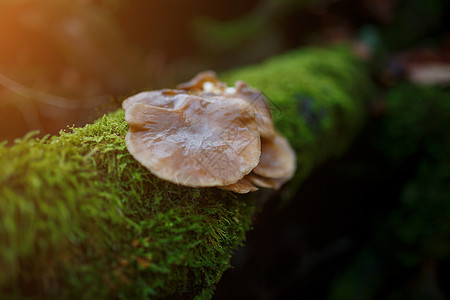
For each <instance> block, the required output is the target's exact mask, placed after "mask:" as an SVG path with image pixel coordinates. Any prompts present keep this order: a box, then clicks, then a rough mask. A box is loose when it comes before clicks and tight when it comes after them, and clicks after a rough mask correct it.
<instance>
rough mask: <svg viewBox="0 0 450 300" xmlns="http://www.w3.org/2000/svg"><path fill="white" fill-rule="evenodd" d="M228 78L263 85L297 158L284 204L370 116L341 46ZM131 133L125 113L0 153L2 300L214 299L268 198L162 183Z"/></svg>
mask: <svg viewBox="0 0 450 300" xmlns="http://www.w3.org/2000/svg"><path fill="white" fill-rule="evenodd" d="M222 79H224V80H226V81H229V82H233V81H234V80H237V79H241V80H245V81H247V82H248V83H249V84H250V85H251V86H254V87H256V88H259V89H260V90H262V91H263V92H264V93H265V94H266V96H267V98H268V99H269V101H270V105H271V106H272V110H273V116H274V120H275V123H276V126H277V128H278V129H279V130H280V131H281V132H282V133H283V134H285V135H286V136H287V137H288V139H289V140H290V142H291V144H292V145H293V146H294V148H295V150H296V151H297V154H298V172H297V174H296V176H295V178H294V179H293V180H292V181H291V182H290V183H289V184H288V185H287V187H285V188H284V189H283V190H282V191H281V192H280V193H281V195H282V197H284V198H285V199H287V198H289V195H290V194H291V193H290V192H292V191H295V190H296V189H297V188H298V186H299V185H300V183H301V181H302V180H303V179H304V178H305V176H307V175H308V174H309V173H310V172H311V170H312V169H313V167H314V166H316V165H318V164H319V163H321V162H322V161H323V160H324V159H327V158H330V157H332V156H335V155H339V154H341V153H342V152H343V151H345V149H346V148H347V147H348V145H349V144H350V143H351V141H352V139H353V138H354V137H355V135H356V134H357V132H358V130H359V128H360V126H361V124H362V121H363V120H364V112H365V102H366V101H365V100H366V99H367V97H366V95H367V92H368V90H369V85H368V80H367V73H366V71H365V69H364V67H363V66H362V65H361V64H360V63H359V62H358V61H357V60H356V59H355V58H354V57H353V56H352V54H351V53H350V51H348V49H346V48H345V47H337V48H332V49H316V48H314V49H304V50H299V51H295V52H291V53H288V54H285V55H282V56H279V57H276V58H273V59H270V60H268V61H266V62H263V63H260V64H258V65H255V66H250V67H246V68H243V69H239V70H236V71H232V72H229V73H227V74H223V75H222ZM127 129H128V127H127V124H126V122H125V120H124V113H123V111H122V110H118V111H116V112H113V113H111V114H108V115H106V116H103V117H102V118H100V119H99V120H97V121H96V122H94V123H93V124H89V125H86V126H85V127H83V128H71V129H68V130H65V131H62V132H61V133H60V135H59V136H52V137H46V138H43V139H34V138H32V135H31V134H30V135H29V136H27V137H24V138H23V139H21V140H17V141H16V142H15V143H14V145H12V146H8V145H5V144H4V145H1V146H0V166H1V168H0V241H1V243H0V298H2V299H5V298H21V299H23V298H33V299H35V298H46V299H52V298H57V299H63V298H77V299H102V298H107V299H111V298H124V299H147V298H162V297H168V296H175V297H182V298H193V297H198V298H210V297H211V296H212V294H213V291H214V287H215V284H216V283H217V282H218V280H219V279H220V277H221V275H222V273H223V272H224V271H225V270H226V269H227V268H229V267H230V258H231V256H232V254H233V251H234V250H235V249H236V248H237V247H238V246H239V245H241V244H242V243H243V241H244V239H245V233H246V231H248V230H249V229H250V228H251V224H252V216H253V214H254V211H255V200H256V198H259V196H260V193H259V192H256V193H251V194H248V195H246V196H242V195H237V194H233V193H231V192H226V191H222V190H219V189H217V188H202V189H198V188H189V187H183V186H177V185H175V184H171V183H169V182H165V181H162V180H160V179H158V178H156V177H155V176H153V175H152V174H151V173H150V172H149V171H148V170H146V169H145V168H143V167H141V166H140V165H139V163H137V162H136V161H135V160H134V159H133V157H132V156H131V155H130V154H129V153H128V152H127V149H126V146H125V142H124V137H125V134H126V132H127ZM263 193H266V192H265V191H263Z"/></svg>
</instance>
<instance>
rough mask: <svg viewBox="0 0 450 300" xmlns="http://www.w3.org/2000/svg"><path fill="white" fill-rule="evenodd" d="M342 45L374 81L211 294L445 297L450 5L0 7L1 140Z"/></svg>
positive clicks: (378, 0) (273, 203) (116, 0)
mask: <svg viewBox="0 0 450 300" xmlns="http://www.w3.org/2000/svg"><path fill="white" fill-rule="evenodd" d="M343 42H344V43H348V44H349V45H350V46H351V47H352V49H353V51H354V52H355V55H358V56H359V57H360V58H361V59H363V60H365V61H366V63H367V66H368V70H369V72H370V76H371V78H372V79H373V82H374V85H375V88H374V92H373V97H372V99H370V103H369V106H368V113H369V114H368V115H369V119H368V121H367V124H366V126H365V128H364V130H363V132H362V133H361V135H360V137H359V138H358V140H357V141H356V142H355V144H354V146H353V147H352V148H351V149H350V151H349V152H348V153H347V155H345V156H344V157H343V158H340V159H338V160H334V161H331V162H328V163H327V164H325V165H324V166H322V167H321V168H320V169H319V170H317V171H316V172H315V173H314V174H313V176H311V178H309V179H308V180H307V181H306V182H305V183H304V184H303V186H302V188H301V189H300V192H299V193H298V194H297V195H296V197H295V199H293V201H291V202H290V203H289V204H285V205H281V204H280V201H277V199H272V200H270V201H269V202H268V203H266V204H265V206H264V209H262V212H261V213H259V214H258V215H257V216H256V217H255V229H254V230H253V231H251V232H250V233H249V234H248V241H247V242H246V245H245V247H243V248H241V249H239V250H238V251H237V253H236V255H235V256H234V258H233V261H232V265H233V268H232V269H230V270H229V271H227V272H226V273H225V274H224V277H223V279H222V280H221V282H220V283H219V285H218V289H217V293H216V295H215V298H217V299H447V298H448V296H449V295H450V281H449V280H448V279H447V278H450V276H449V275H450V268H449V267H450V192H449V189H450V188H449V186H450V141H449V137H448V135H449V134H448V133H449V132H450V91H449V88H448V86H449V84H450V2H449V1H448V0H427V1H424V0H333V1H332V0H247V1H237V0H228V1H214V2H211V1H205V0H191V1H182V0H167V1H152V0H128V1H124V0H109V1H106V0H71V1H60V0H21V1H17V0H14V1H13V0H1V1H0V143H1V142H2V141H8V142H12V141H13V140H14V139H15V138H18V137H21V136H23V135H24V134H25V133H27V132H29V131H31V130H39V132H40V135H41V136H42V135H45V134H48V133H49V134H57V133H58V132H59V130H61V129H64V128H66V127H67V126H71V125H76V126H82V125H84V124H86V123H87V122H91V121H93V120H95V119H96V118H98V117H99V116H101V115H102V114H103V113H105V112H107V111H111V110H114V109H116V108H118V107H119V106H120V103H121V101H122V100H123V99H124V98H125V97H127V96H129V95H132V94H134V93H136V92H139V91H141V90H144V89H156V88H161V87H172V86H174V85H175V84H176V83H179V82H181V81H184V80H187V79H189V78H190V77H192V75H193V74H195V73H196V72H198V71H201V70H204V69H214V70H216V71H218V72H221V71H225V70H228V69H232V68H236V67H239V66H243V65H248V64H251V63H257V62H259V61H262V60H264V59H265V58H267V57H270V56H273V55H277V54H281V53H283V52H286V51H288V50H289V49H294V48H298V47H303V46H311V45H314V46H327V45H331V44H334V43H343Z"/></svg>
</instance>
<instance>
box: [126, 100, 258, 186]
mask: <svg viewBox="0 0 450 300" xmlns="http://www.w3.org/2000/svg"><path fill="white" fill-rule="evenodd" d="M180 95H183V94H180ZM147 96H148V95H147ZM177 96H178V95H175V96H171V97H173V98H176V97H177ZM182 97H184V95H183V96H182ZM140 99H141V100H142V98H140ZM145 99H152V97H148V98H145ZM182 99H184V100H183V101H181V100H180V102H179V103H178V102H177V103H176V105H173V107H170V105H169V107H167V105H165V104H164V103H163V104H162V105H161V106H160V105H158V106H154V105H149V104H144V103H137V102H138V101H137V100H136V101H135V102H134V103H131V102H133V101H130V102H129V103H128V104H127V105H126V110H125V119H126V121H127V122H128V124H129V126H130V129H129V131H128V133H127V136H126V144H127V148H128V151H129V152H130V153H131V154H132V155H133V157H134V158H135V159H136V160H138V161H139V162H140V163H141V164H142V165H143V166H145V167H146V168H148V169H149V170H150V171H151V172H152V173H154V174H155V175H157V176H158V177H160V178H162V179H165V180H168V181H171V182H174V183H181V184H183V185H187V186H192V187H200V186H205V187H206V186H225V185H230V184H233V183H236V182H237V181H238V180H240V179H241V178H243V176H245V175H246V174H248V173H249V172H250V171H251V170H252V169H253V168H254V167H255V166H256V165H257V164H258V162H259V157H260V153H261V152H260V149H261V144H260V138H259V132H258V130H257V127H256V124H255V122H254V119H253V117H252V115H251V111H250V110H249V108H248V105H247V104H246V103H245V102H244V101H242V100H241V99H238V98H228V99H226V100H227V101H223V99H220V97H219V98H218V97H209V98H202V97H199V96H196V95H189V96H188V97H184V98H182ZM145 101H147V100H145ZM152 101H154V100H151V101H149V102H147V103H153V104H157V103H156V102H157V101H156V102H152ZM177 101H178V100H177ZM130 103H131V104H130ZM158 103H159V102H158Z"/></svg>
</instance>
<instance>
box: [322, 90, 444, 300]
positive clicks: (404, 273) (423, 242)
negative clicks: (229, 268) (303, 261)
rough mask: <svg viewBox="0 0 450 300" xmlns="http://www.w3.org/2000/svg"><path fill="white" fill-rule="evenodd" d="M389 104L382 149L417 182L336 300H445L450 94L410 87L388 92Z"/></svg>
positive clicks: (339, 287)
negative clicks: (441, 274) (387, 299)
mask: <svg viewBox="0 0 450 300" xmlns="http://www.w3.org/2000/svg"><path fill="white" fill-rule="evenodd" d="M387 104H388V108H387V114H386V115H385V116H383V118H382V120H381V124H382V129H383V130H382V132H381V134H380V136H379V137H378V138H376V139H375V141H374V144H375V145H376V147H377V148H378V149H379V151H381V152H382V153H384V156H385V158H386V160H385V163H386V166H389V165H391V166H392V165H393V166H395V167H394V169H395V168H396V169H398V168H407V169H409V170H411V171H410V173H409V174H408V178H409V179H407V182H406V183H405V185H404V186H403V187H402V189H401V193H400V195H399V203H398V205H397V206H396V207H395V208H394V209H393V211H392V212H390V213H389V214H388V216H387V217H386V219H385V220H382V219H377V220H376V224H374V225H375V226H376V228H377V231H376V234H375V236H374V237H373V239H372V241H371V242H370V244H369V245H368V246H367V247H366V248H365V249H364V250H362V251H361V252H360V254H359V255H358V256H357V258H356V259H355V261H354V262H353V263H352V264H351V266H350V267H349V269H348V271H347V272H345V273H344V274H342V275H341V276H340V277H339V279H337V280H336V282H335V284H334V288H333V289H332V290H331V292H330V295H331V299H377V298H378V297H380V296H381V297H388V298H389V299H444V298H445V296H444V295H445V293H444V292H443V291H442V288H443V287H447V283H446V282H439V280H438V272H444V268H445V266H448V264H449V263H450V260H449V258H450V235H449V234H450V222H449V220H450V201H449V200H450V185H449V183H450V155H449V153H450V139H449V136H448V133H449V130H450V93H449V92H448V91H447V90H443V89H441V88H439V87H420V86H416V85H413V84H406V83H405V84H401V85H399V86H397V87H395V88H393V89H392V90H390V91H389V92H388V94H387ZM386 197H392V196H388V195H387V196H386ZM444 277H445V276H439V278H444Z"/></svg>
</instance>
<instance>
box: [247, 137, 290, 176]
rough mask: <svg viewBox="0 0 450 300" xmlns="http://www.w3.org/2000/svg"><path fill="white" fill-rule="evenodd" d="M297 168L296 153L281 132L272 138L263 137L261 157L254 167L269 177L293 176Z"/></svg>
mask: <svg viewBox="0 0 450 300" xmlns="http://www.w3.org/2000/svg"><path fill="white" fill-rule="evenodd" d="M295 169H296V155H295V152H294V150H293V149H292V148H291V145H289V142H288V141H287V139H286V138H285V137H283V136H281V135H280V134H278V133H277V134H276V136H275V137H274V138H272V139H267V138H261V158H260V161H259V164H258V165H257V166H256V167H255V168H254V169H253V172H254V173H255V174H257V175H260V176H263V177H267V178H284V177H288V178H291V177H292V176H293V175H294V172H295Z"/></svg>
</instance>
